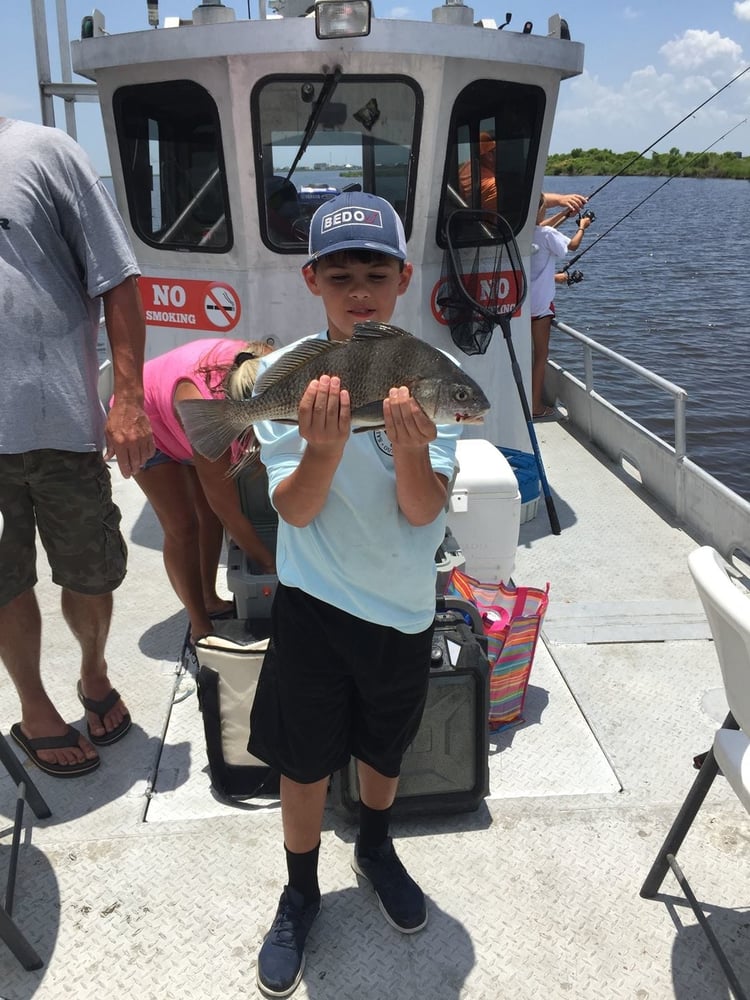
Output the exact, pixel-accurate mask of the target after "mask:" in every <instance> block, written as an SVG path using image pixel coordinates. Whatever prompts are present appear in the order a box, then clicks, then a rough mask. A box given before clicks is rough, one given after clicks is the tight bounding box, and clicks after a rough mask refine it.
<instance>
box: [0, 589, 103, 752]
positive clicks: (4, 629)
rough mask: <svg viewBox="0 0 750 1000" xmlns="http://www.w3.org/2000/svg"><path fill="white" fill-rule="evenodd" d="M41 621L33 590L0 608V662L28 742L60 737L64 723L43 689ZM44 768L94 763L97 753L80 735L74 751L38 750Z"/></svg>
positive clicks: (64, 729) (66, 725) (70, 749)
mask: <svg viewBox="0 0 750 1000" xmlns="http://www.w3.org/2000/svg"><path fill="white" fill-rule="evenodd" d="M41 643H42V618H41V614H40V612H39V604H38V603H37V599H36V594H35V593H34V590H33V589H31V590H26V591H24V593H23V594H20V595H19V596H18V597H16V598H15V599H14V600H12V601H10V603H8V604H6V605H5V606H4V607H2V608H0V659H2V661H3V663H4V664H5V668H6V670H7V671H8V674H9V675H10V679H11V680H12V681H13V683H14V685H15V688H16V691H17V692H18V697H19V699H20V702H21V729H22V730H23V732H24V734H25V735H26V736H27V737H29V739H40V738H41V737H47V736H64V735H65V733H66V732H67V731H68V723H67V722H65V720H64V719H63V717H62V716H61V715H60V713H59V712H58V711H57V709H56V708H55V706H54V705H53V704H52V702H51V701H50V699H49V695H48V694H47V692H46V691H45V689H44V685H43V683H42V677H41V668H40V656H41ZM37 753H38V756H39V757H40V759H41V760H43V761H46V762H47V763H48V764H81V763H83V761H84V760H96V758H97V756H98V755H97V752H96V750H95V749H94V747H93V746H92V745H91V743H89V741H88V740H87V739H86V737H85V736H83V735H81V738H80V740H79V741H78V746H77V747H61V748H60V749H58V750H38V751H37Z"/></svg>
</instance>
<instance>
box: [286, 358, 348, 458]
mask: <svg viewBox="0 0 750 1000" xmlns="http://www.w3.org/2000/svg"><path fill="white" fill-rule="evenodd" d="M297 418H298V420H299V433H300V437H302V438H303V439H304V440H305V441H307V443H308V444H310V445H313V446H316V447H320V448H331V447H332V446H335V447H336V448H337V449H339V450H341V449H343V447H344V445H345V444H346V441H347V439H348V437H349V432H350V430H351V424H352V415H351V405H350V402H349V392H348V390H347V389H342V388H341V380H340V379H339V378H338V376H336V375H334V376H331V375H321V376H320V378H319V379H313V380H312V382H311V383H310V384H309V385H308V387H307V388H306V389H305V392H304V395H303V396H302V400H301V401H300V404H299V410H298V413H297Z"/></svg>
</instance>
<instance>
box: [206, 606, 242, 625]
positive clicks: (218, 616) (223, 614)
mask: <svg viewBox="0 0 750 1000" xmlns="http://www.w3.org/2000/svg"><path fill="white" fill-rule="evenodd" d="M208 617H209V618H210V619H211V621H212V622H223V621H231V619H232V618H236V617H237V615H236V613H235V610H234V607H231V608H227V609H226V611H209V612H208Z"/></svg>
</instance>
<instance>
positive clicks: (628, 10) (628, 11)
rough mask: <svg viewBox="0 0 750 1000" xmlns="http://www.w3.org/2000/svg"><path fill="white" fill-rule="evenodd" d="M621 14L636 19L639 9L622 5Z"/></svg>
mask: <svg viewBox="0 0 750 1000" xmlns="http://www.w3.org/2000/svg"><path fill="white" fill-rule="evenodd" d="M743 2H744V3H746V4H750V0H743ZM737 6H739V5H737ZM622 16H623V17H624V18H625V20H626V21H636V20H637V19H638V18H639V17H640V16H641V12H640V11H639V10H635V9H634V8H633V7H623V10H622Z"/></svg>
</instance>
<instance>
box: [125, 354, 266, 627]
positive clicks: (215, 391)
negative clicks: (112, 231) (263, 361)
mask: <svg viewBox="0 0 750 1000" xmlns="http://www.w3.org/2000/svg"><path fill="white" fill-rule="evenodd" d="M270 350H271V348H269V347H268V345H267V344H263V343H261V342H252V343H249V344H247V343H245V342H244V341H240V340H226V339H222V340H218V339H206V340H193V341H190V342H189V343H187V344H183V345H182V346H180V347H176V348H174V350H171V351H167V353H166V354H162V355H160V356H159V357H156V358H153V359H152V360H150V361H147V362H146V364H145V365H144V369H143V387H144V409H145V410H146V413H147V414H148V416H149V418H150V420H151V426H152V430H153V435H154V443H155V445H156V449H157V450H156V454H155V455H153V457H152V458H150V459H149V460H148V462H146V464H145V465H144V466H143V468H142V469H141V470H140V472H138V473H137V474H136V476H135V477H134V478H135V481H136V482H137V483H138V485H139V486H140V488H141V489H142V490H143V492H144V493H145V494H146V496H147V497H148V499H149V501H150V503H151V506H152V507H153V509H154V512H155V513H156V516H157V517H158V519H159V523H160V524H161V526H162V530H163V531H164V549H163V555H164V566H165V568H166V570H167V576H168V577H169V580H170V582H171V584H172V587H173V588H174V591H175V593H176V594H177V596H178V597H179V599H180V601H181V602H182V604H183V605H184V607H185V610H186V611H187V613H188V617H189V619H190V639H191V641H192V642H195V640H196V639H199V638H201V637H202V636H204V635H207V634H208V633H209V632H210V631H211V617H212V616H218V615H221V614H223V613H228V612H229V611H230V610H231V607H232V602H231V601H225V600H224V599H223V598H222V597H220V596H219V594H218V593H217V592H216V576H217V572H218V568H219V559H220V556H221V547H222V543H223V537H224V531H225V530H226V532H227V534H228V535H230V536H231V537H232V538H233V539H234V541H235V542H236V543H237V545H239V547H240V548H241V549H243V550H244V551H245V552H246V553H247V555H248V556H249V557H250V558H251V559H252V560H253V561H254V562H255V563H258V564H259V565H260V567H261V568H262V572H263V573H275V572H276V566H275V559H274V554H273V553H272V552H271V551H269V549H268V548H267V546H266V545H265V544H264V542H263V541H262V540H261V538H260V537H259V535H258V533H257V532H256V530H255V528H254V527H253V525H252V523H251V522H250V521H249V520H248V518H247V517H246V516H245V514H244V513H243V512H242V509H241V507H240V499H239V492H238V490H237V484H236V482H235V481H234V479H233V477H231V476H229V475H228V474H227V473H228V471H229V466H230V465H231V463H232V460H233V457H235V458H236V455H235V456H232V454H231V453H230V450H227V451H226V452H225V454H224V455H222V456H221V457H220V458H219V459H218V460H217V461H215V462H210V461H209V460H208V459H206V458H204V457H203V456H202V455H200V454H198V453H197V452H194V451H193V449H192V448H191V446H190V442H189V441H188V439H187V436H186V434H185V432H184V430H183V429H182V425H181V423H180V420H179V418H178V416H177V412H176V410H175V402H177V401H181V400H183V399H211V398H213V397H223V396H224V395H226V392H227V387H228V385H229V384H230V379H232V380H234V383H236V382H237V381H239V380H240V379H241V380H242V385H243V390H244V392H245V393H246V394H249V393H250V391H251V390H252V384H253V383H254V381H255V374H256V368H257V363H258V359H259V358H260V357H262V356H263V355H264V354H268V353H269V352H270Z"/></svg>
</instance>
